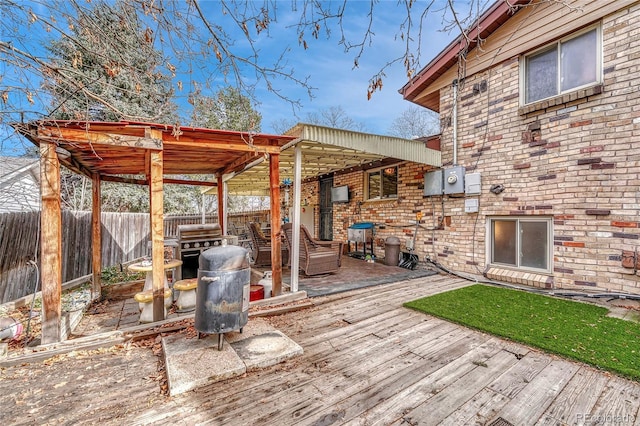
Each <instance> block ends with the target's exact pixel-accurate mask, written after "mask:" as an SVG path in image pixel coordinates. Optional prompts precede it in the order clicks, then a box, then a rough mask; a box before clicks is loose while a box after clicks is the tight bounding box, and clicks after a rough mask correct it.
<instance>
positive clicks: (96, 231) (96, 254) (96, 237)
mask: <svg viewBox="0 0 640 426" xmlns="http://www.w3.org/2000/svg"><path fill="white" fill-rule="evenodd" d="M91 184H92V186H91V190H92V196H93V199H92V208H91V266H92V270H93V280H92V285H91V300H97V299H99V298H100V295H101V293H102V283H101V282H100V280H101V277H100V276H101V272H102V226H101V224H102V221H101V214H102V201H101V197H100V192H101V184H100V176H99V175H98V174H97V173H96V174H94V175H93V176H92V179H91Z"/></svg>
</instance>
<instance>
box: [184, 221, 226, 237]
mask: <svg viewBox="0 0 640 426" xmlns="http://www.w3.org/2000/svg"><path fill="white" fill-rule="evenodd" d="M221 236H222V228H220V225H219V224H217V223H207V224H196V225H178V240H179V241H194V240H204V239H208V238H217V237H221Z"/></svg>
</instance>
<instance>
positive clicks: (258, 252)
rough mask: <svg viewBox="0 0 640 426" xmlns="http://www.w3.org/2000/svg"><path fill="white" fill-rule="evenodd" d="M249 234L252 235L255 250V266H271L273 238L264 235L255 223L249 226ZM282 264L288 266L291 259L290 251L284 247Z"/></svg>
mask: <svg viewBox="0 0 640 426" xmlns="http://www.w3.org/2000/svg"><path fill="white" fill-rule="evenodd" d="M249 234H251V245H252V248H253V265H254V266H271V238H269V237H267V236H265V235H264V233H263V232H262V229H261V228H260V225H259V224H258V223H255V222H251V223H250V224H249ZM281 252H282V263H283V264H286V263H287V261H288V258H289V251H288V250H287V248H286V247H284V246H283V247H282V251H281Z"/></svg>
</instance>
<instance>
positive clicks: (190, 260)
mask: <svg viewBox="0 0 640 426" xmlns="http://www.w3.org/2000/svg"><path fill="white" fill-rule="evenodd" d="M177 237H178V248H177V258H178V259H180V260H182V267H181V268H178V271H177V273H176V280H182V279H188V278H196V277H197V275H198V257H199V256H200V253H202V252H203V251H205V250H207V249H209V248H211V247H217V246H220V245H222V241H223V240H227V244H232V245H237V244H238V237H236V236H235V235H222V228H220V225H219V224H217V223H207V224H196V225H178V236H177Z"/></svg>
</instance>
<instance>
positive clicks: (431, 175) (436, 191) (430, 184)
mask: <svg viewBox="0 0 640 426" xmlns="http://www.w3.org/2000/svg"><path fill="white" fill-rule="evenodd" d="M442 192H443V188H442V170H434V171H432V172H427V173H425V174H424V196H425V197H431V196H434V195H442Z"/></svg>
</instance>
